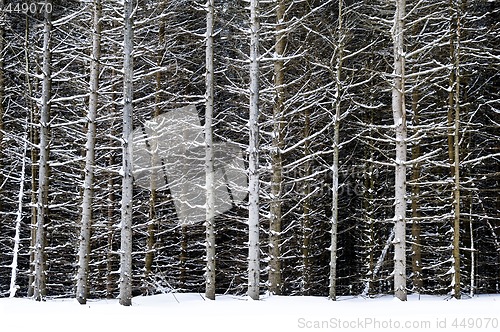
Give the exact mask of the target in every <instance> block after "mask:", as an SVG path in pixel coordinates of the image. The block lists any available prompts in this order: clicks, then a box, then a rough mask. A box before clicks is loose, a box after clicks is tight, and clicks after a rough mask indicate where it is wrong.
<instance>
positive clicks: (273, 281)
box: [269, 0, 286, 295]
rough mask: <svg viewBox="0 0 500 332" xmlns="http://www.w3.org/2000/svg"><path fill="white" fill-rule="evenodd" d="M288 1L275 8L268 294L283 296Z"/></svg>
mask: <svg viewBox="0 0 500 332" xmlns="http://www.w3.org/2000/svg"><path fill="white" fill-rule="evenodd" d="M285 9H286V7H285V0H279V1H278V4H277V7H276V45H275V54H276V57H277V59H276V61H274V89H275V97H274V98H275V100H274V107H273V135H272V137H273V138H272V139H273V141H272V146H273V149H272V152H271V159H272V162H271V163H272V172H273V173H272V177H271V202H270V207H269V210H270V211H269V212H270V220H269V291H270V292H271V293H272V294H276V295H280V294H281V289H282V287H283V284H282V278H281V258H280V256H281V250H280V247H281V215H282V211H281V207H282V200H283V198H282V194H283V193H282V185H283V175H282V168H283V165H282V164H283V161H282V156H281V150H282V149H283V146H284V143H283V130H284V112H285V86H284V85H285V70H284V61H283V60H281V59H280V57H282V56H283V54H284V52H285V47H286V34H285V31H284V30H285V27H284V25H283V20H284V16H285Z"/></svg>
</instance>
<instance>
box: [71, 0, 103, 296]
mask: <svg viewBox="0 0 500 332" xmlns="http://www.w3.org/2000/svg"><path fill="white" fill-rule="evenodd" d="M101 10H102V9H101V0H94V27H93V32H92V58H91V62H90V98H89V110H88V113H87V137H86V143H85V171H84V172H85V179H84V183H83V199H82V220H81V225H80V239H79V240H80V246H79V251H78V272H77V276H76V299H77V300H78V302H79V303H80V304H85V303H87V296H88V293H89V289H88V274H89V259H90V258H89V255H90V236H91V227H92V209H93V198H94V197H93V196H94V163H95V141H96V137H95V136H96V123H95V122H96V118H97V107H98V103H97V101H98V89H99V61H100V58H101V22H100V21H101Z"/></svg>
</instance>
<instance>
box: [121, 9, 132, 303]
mask: <svg viewBox="0 0 500 332" xmlns="http://www.w3.org/2000/svg"><path fill="white" fill-rule="evenodd" d="M123 9H124V15H123V16H124V29H125V31H124V42H123V52H124V58H123V73H124V80H123V104H124V106H123V133H122V151H123V162H122V204H121V211H122V216H121V249H120V295H119V298H120V304H121V305H124V306H130V305H132V194H133V176H132V162H133V159H132V142H130V141H129V140H130V139H131V134H132V129H133V127H132V113H133V104H132V102H133V78H134V64H133V49H134V45H133V42H134V41H133V38H134V20H133V17H132V15H133V10H134V1H133V0H125V1H124V8H123Z"/></svg>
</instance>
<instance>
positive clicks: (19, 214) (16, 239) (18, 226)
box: [9, 121, 28, 297]
mask: <svg viewBox="0 0 500 332" xmlns="http://www.w3.org/2000/svg"><path fill="white" fill-rule="evenodd" d="M26 122H27V121H26ZM27 151H28V137H27V135H25V137H24V147H23V153H22V161H21V174H20V179H19V195H18V199H17V212H16V222H15V225H16V226H15V234H14V249H13V250H12V264H11V275H10V291H9V297H14V296H16V292H17V290H18V288H19V286H18V285H16V279H17V270H18V267H17V261H18V257H19V244H20V242H21V222H22V220H23V199H24V181H25V180H26V152H27Z"/></svg>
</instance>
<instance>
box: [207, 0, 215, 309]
mask: <svg viewBox="0 0 500 332" xmlns="http://www.w3.org/2000/svg"><path fill="white" fill-rule="evenodd" d="M206 7H207V8H206V10H207V35H206V38H207V40H206V50H205V51H206V53H205V55H206V63H205V66H206V67H205V70H206V72H205V80H206V81H205V85H206V92H205V93H206V96H205V98H206V99H205V154H206V155H205V175H206V179H205V184H206V221H205V223H206V224H205V225H206V249H207V253H206V255H207V257H206V260H207V263H206V264H207V265H206V272H205V296H206V297H207V298H209V299H210V300H215V172H214V151H213V132H212V124H213V112H214V36H213V34H214V31H213V29H214V0H207V4H206Z"/></svg>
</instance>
